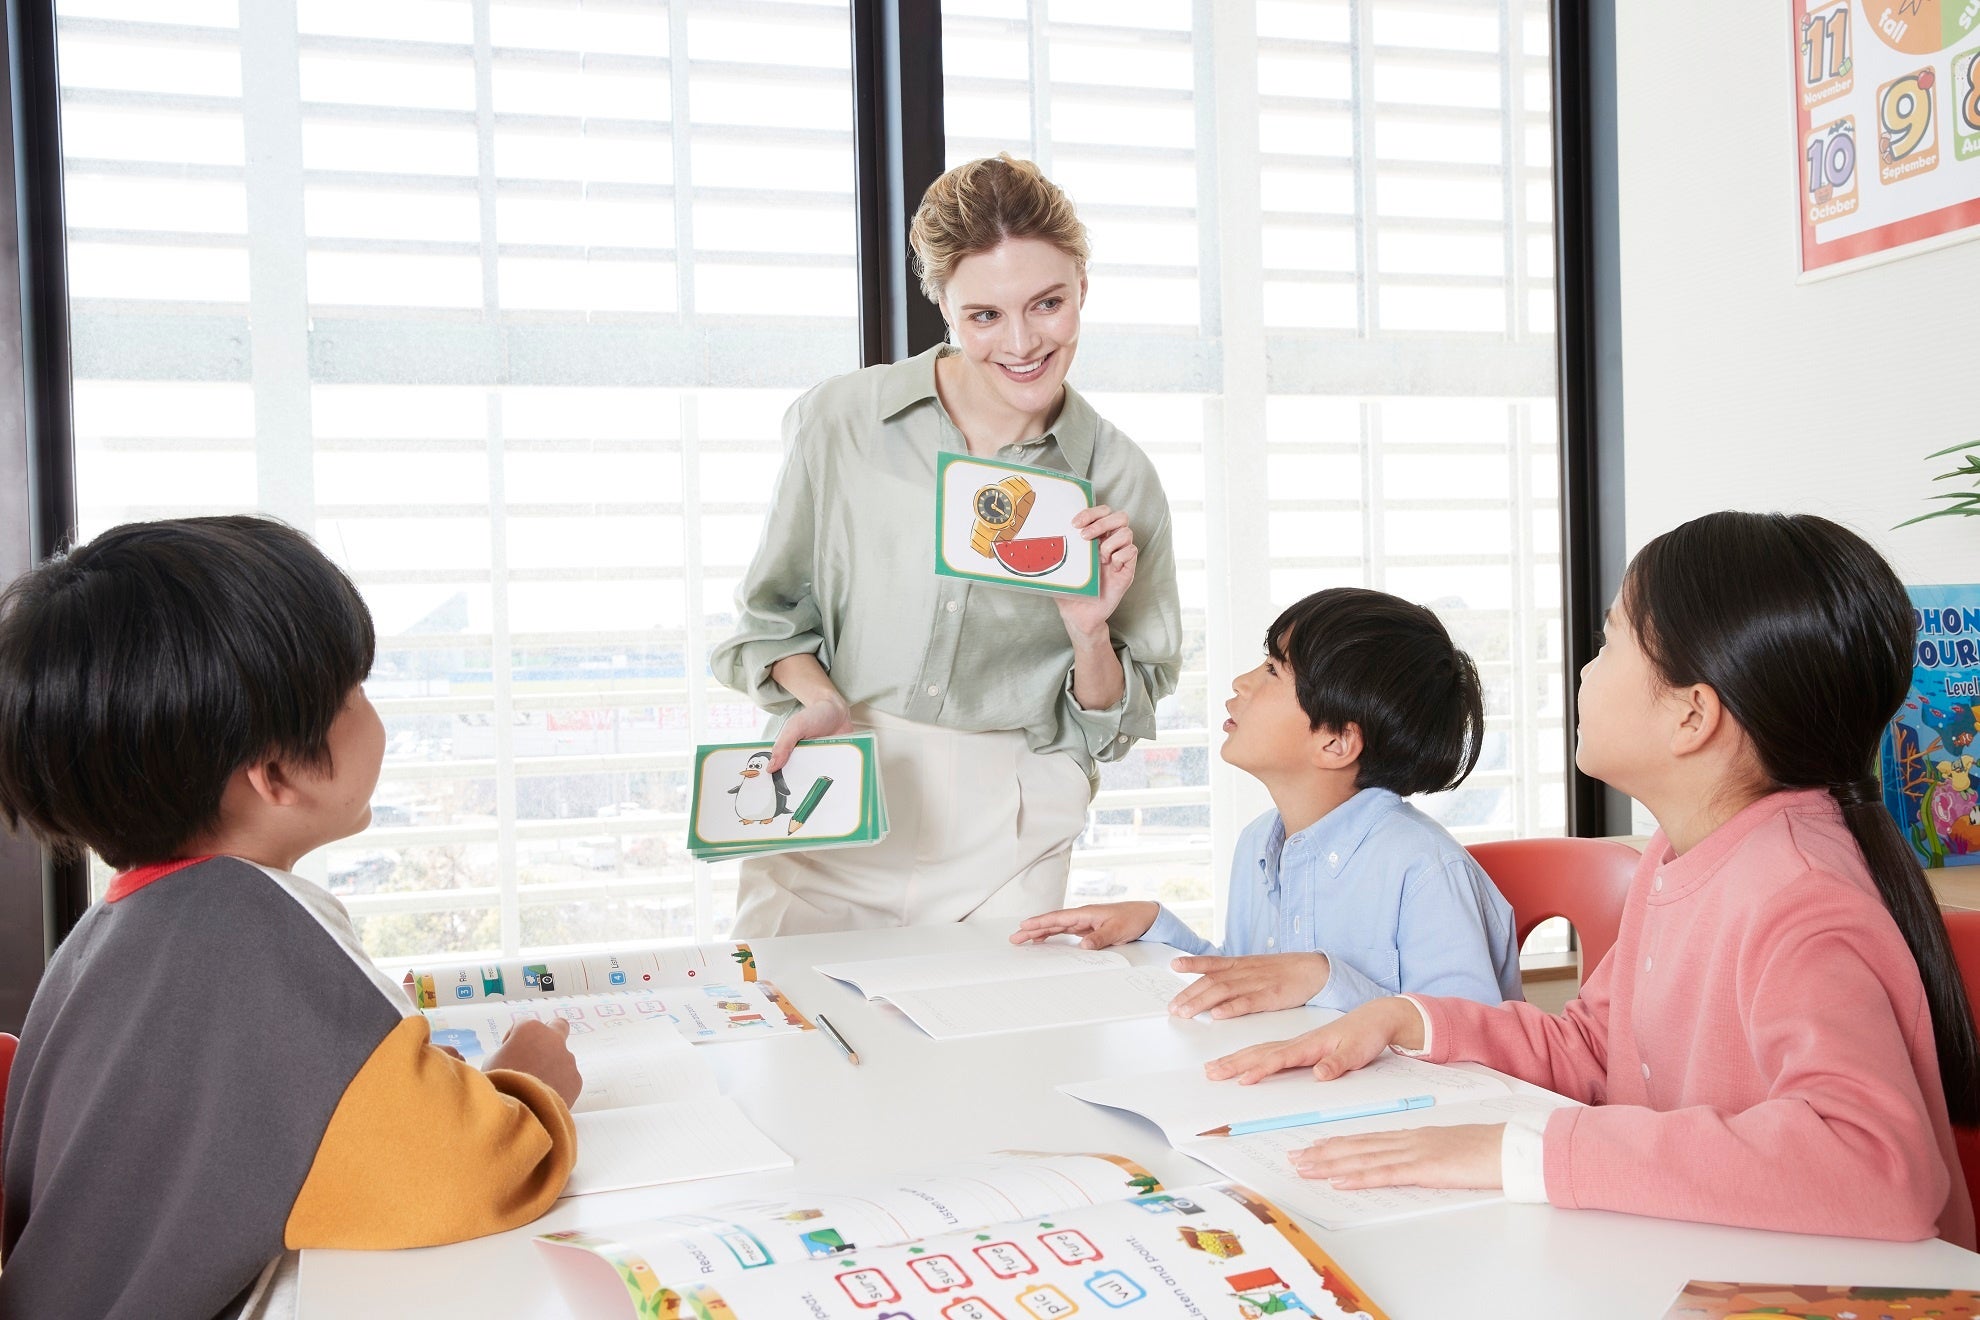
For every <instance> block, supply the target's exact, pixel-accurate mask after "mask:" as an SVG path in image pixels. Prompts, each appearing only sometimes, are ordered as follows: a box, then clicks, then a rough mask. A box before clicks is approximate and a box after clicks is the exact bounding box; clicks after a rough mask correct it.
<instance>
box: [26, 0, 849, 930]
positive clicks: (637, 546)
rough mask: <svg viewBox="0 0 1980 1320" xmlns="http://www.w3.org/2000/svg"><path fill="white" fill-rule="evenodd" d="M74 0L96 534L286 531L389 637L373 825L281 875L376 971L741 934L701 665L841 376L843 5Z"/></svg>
mask: <svg viewBox="0 0 1980 1320" xmlns="http://www.w3.org/2000/svg"><path fill="white" fill-rule="evenodd" d="M57 8H58V16H59V22H60V63H61V70H62V84H63V85H62V102H63V104H62V110H63V121H64V151H65V170H66V179H67V184H66V186H67V204H68V219H69V235H68V237H69V245H70V262H71V268H72V285H71V291H72V297H73V300H74V305H73V308H72V312H73V318H74V352H75V376H76V380H75V391H76V431H77V447H78V451H79V452H78V465H79V472H78V486H79V493H80V501H81V505H82V529H81V532H82V535H83V536H85V537H87V536H90V535H93V534H94V533H96V532H98V531H100V530H102V529H103V528H105V527H107V526H110V525H112V524H114V523H118V522H122V521H126V520H130V519H136V518H153V517H166V516H173V515H181V514H191V513H208V512H237V511H248V510H259V511H262V512H266V513H271V514H275V515H277V516H279V517H282V518H284V519H286V520H288V521H289V522H291V523H293V524H295V525H296V526H298V527H301V528H303V529H305V530H307V531H309V532H311V533H312V534H313V535H315V536H316V537H317V539H318V540H319V542H320V543H321V544H322V545H323V547H324V548H325V550H326V551H327V552H328V553H329V554H330V555H331V556H332V557H333V558H334V559H335V560H337V562H338V563H339V564H341V565H342V566H343V567H344V568H345V569H346V570H347V571H348V572H350V573H351V575H352V576H353V577H354V578H355V579H356V580H357V582H358V584H359V586H360V588H361V589H362V590H363V592H364V594H365V597H366V599H367V600H368V601H369V603H370V606H371V609H372V612H373V614H374V616H375V618H376V620H377V625H378V633H379V647H378V662H377V667H376V669H375V670H374V672H373V674H372V677H371V680H370V682H369V683H368V684H367V688H368V691H369V692H370V694H371V696H372V698H373V700H374V701H375V702H376V703H377V706H378V708H379V711H380V712H381V714H382V715H383V716H384V719H385V724H386V728H387V731H388V738H389V741H388V746H387V751H386V760H385V768H384V773H383V776H382V778H381V780H380V783H379V787H378V793H377V797H376V800H375V802H374V805H373V824H372V827H371V829H369V830H368V831H366V832H365V833H364V834H363V835H362V836H360V837H357V838H354V839H349V840H346V841H344V842H342V843H339V844H336V845H333V846H331V847H328V848H325V849H323V850H321V851H320V852H319V853H316V854H313V855H312V856H310V857H308V858H306V859H304V862H303V863H302V866H301V869H302V870H303V871H304V872H305V873H306V874H308V875H310V876H312V877H313V878H315V879H317V880H319V881H322V882H324V883H326V884H327V885H329V887H330V888H331V889H332V890H333V891H334V892H336V893H337V894H339V895H340V896H342V898H343V899H344V901H345V903H346V904H347V905H348V906H349V908H350V910H351V914H352V916H353V918H354V919H355V921H356V923H357V927H358V930H359V931H360V933H361V934H362V936H363V937H364V940H365V943H366V945H367V946H368V948H369V949H370V950H371V952H372V953H373V954H374V955H376V956H379V957H381V958H383V959H386V960H388V961H389V960H392V959H404V958H410V957H412V956H414V955H419V954H427V953H432V952H436V951H445V952H449V953H459V954H467V953H475V952H493V951H498V950H499V951H501V952H504V953H507V954H514V953H516V952H518V951H520V950H521V949H523V948H525V947H527V948H543V947H557V946H568V945H573V944H586V943H595V942H601V941H607V940H611V941H623V940H627V939H641V938H682V939H685V938H710V937H713V936H715V935H718V934H720V933H721V932H722V931H723V930H725V929H726V926H727V923H728V921H729V918H730V916H731V914H732V911H733V907H734V887H735V876H734V871H733V863H731V864H730V866H729V867H727V868H724V867H720V866H717V867H710V866H707V865H704V864H701V863H697V862H694V861H693V860H691V859H690V858H689V857H688V856H687V853H686V850H685V846H684V835H683V830H684V822H685V817H686V807H687V799H686V770H685V767H686V765H687V761H688V752H689V750H690V749H691V747H692V746H693V745H694V743H695V742H696V741H697V740H701V741H709V740H720V739H735V738H738V737H743V736H748V735H750V734H752V733H753V732H754V730H755V728H756V727H757V717H756V714H755V712H754V710H753V709H752V708H751V707H749V706H748V704H747V703H746V702H744V701H742V700H741V699H740V698H738V697H736V696H734V695H733V694H731V693H728V692H725V691H723V690H721V689H719V688H717V687H716V686H715V685H714V684H713V682H712V681H711V680H710V679H709V677H708V674H707V653H708V651H709V648H710V647H711V645H712V644H713V643H714V642H715V641H717V640H719V639H720V638H721V637H723V636H724V635H725V634H726V633H727V632H728V631H729V629H730V628H731V627H732V626H733V611H734V605H733V591H734V587H735V582H736V579H737V578H738V577H739V576H740V575H741V572H742V570H743V567H744V565H746V564H747V563H748V560H749V557H750V555H751V553H752V552H753V551H754V549H755V545H756V537H757V531H758V527H759V524H760V521H761V516H762V512H763V509H764V507H765V505H766V504H767V500H768V488H767V483H766V482H765V481H764V480H763V479H762V474H763V472H764V471H765V470H766V469H767V468H769V467H772V466H774V464H775V463H776V461H777V456H778V454H779V453H780V448H781V446H780V440H779V422H780V419H781V417H782V414H783V411H784V408H785V406H786V405H787V404H788V403H789V402H790V400H791V399H792V398H794V397H795V396H796V395H797V393H799V392H800V391H802V390H803V389H805V388H807V387H809V386H810V385H812V384H814V383H815V382H817V381H818V380H820V379H823V378H824V377H826V376H830V375H834V374H836V373H838V372H841V371H846V370H850V369H852V368H854V367H856V366H858V365H859V361H858V345H857V339H856V334H855V320H854V318H855V314H856V309H857V305H858V304H857V298H856V296H855V295H856V281H855V273H854V269H853V239H854V233H855V224H854V211H853V179H854V168H853V138H852V87H851V74H850V48H851V36H850V15H849V10H848V6H847V4H846V3H844V0H838V2H837V3H833V2H831V0H826V2H825V3H811V2H809V0H806V2H803V3H798V2H789V3H781V2H779V0H765V2H763V3H755V4H751V5H749V6H747V7H743V8H738V7H735V6H731V5H727V4H720V3H713V2H700V0H698V2H696V3H677V4H674V5H672V6H668V5H662V4H647V3H608V4H589V5H585V6H583V7H573V6H571V5H569V4H567V3H530V2H529V0H476V2H474V3H470V2H469V0H417V2H414V0H392V3H389V4H386V3H353V2H352V0H254V3H252V4H246V3H243V4H238V5H237V4H235V3H233V2H232V0H142V3H138V2H137V0H62V2H61V3H60V4H59V5H58V6H57ZM98 869H99V872H100V870H101V868H98ZM97 879H98V885H99V887H100V885H101V883H102V880H103V876H102V875H101V874H100V873H99V875H98V877H97Z"/></svg>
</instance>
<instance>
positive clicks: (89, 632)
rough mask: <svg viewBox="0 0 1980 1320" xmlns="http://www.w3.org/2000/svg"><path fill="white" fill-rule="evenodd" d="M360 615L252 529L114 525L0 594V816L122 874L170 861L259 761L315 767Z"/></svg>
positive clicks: (367, 615)
mask: <svg viewBox="0 0 1980 1320" xmlns="http://www.w3.org/2000/svg"><path fill="white" fill-rule="evenodd" d="M374 645H375V638H374V637H373V634H372V627H371V612H370V611H369V610H367V609H366V608H365V605H364V601H363V600H362V599H361V598H360V597H359V596H358V592H357V588H356V587H355V586H353V585H352V584H351V580H350V579H349V578H347V577H345V576H344V574H343V573H342V572H341V571H339V570H338V568H337V566H336V565H334V564H332V563H331V562H330V561H329V560H328V559H326V558H324V556H323V552H322V551H320V550H318V549H317V548H316V546H315V545H314V544H313V543H311V541H310V539H309V538H308V537H306V536H304V535H303V534H302V533H301V532H298V531H296V530H295V529H294V528H292V527H288V526H285V525H283V524H281V523H278V522H272V521H270V520H268V519H265V518H251V517H219V518H184V519H174V520H170V521H161V522H148V523H127V524H125V525H124V526H122V527H113V528H111V529H110V530H109V531H107V532H104V533H103V534H102V535H101V536H98V537H97V538H96V539H95V540H93V541H91V542H90V543H89V544H87V545H84V546H78V547H77V548H75V549H73V550H70V551H69V552H68V553H67V554H66V555H63V556H61V557H59V558H56V559H52V560H50V561H49V562H47V563H45V564H43V565H41V566H40V567H38V568H36V569H34V570H32V571H31V572H28V573H25V574H23V575H22V576H21V577H19V578H18V579H16V580H15V581H14V583H13V584H12V585H11V586H9V587H8V588H7V590H6V592H5V593H4V594H0V820H4V821H5V822H6V824H7V826H8V828H9V829H13V830H18V829H19V828H20V827H21V825H22V823H23V822H25V824H26V825H27V828H28V829H29V830H31V831H32V832H33V833H34V834H35V835H37V836H38V837H40V838H41V839H42V840H43V841H44V842H45V843H47V844H48V845H49V846H51V847H53V848H55V849H56V850H57V851H58V852H63V853H67V854H74V853H75V852H76V851H78V850H80V849H83V848H90V849H94V850H95V851H96V853H97V854H98V855H99V856H101V857H102V858H103V860H104V861H106V862H108V863H109V864H110V865H111V866H114V867H117V868H118V869H120V870H123V869H128V868H130V867H133V866H140V865H144V864H146V863H151V862H163V861H170V860H172V859H173V858H176V857H178V856H180V855H181V850H182V849H183V848H184V847H185V846H186V845H187V844H189V843H191V842H192V841H193V840H194V839H196V838H198V837H199V836H200V835H201V834H203V833H205V832H206V831H208V830H210V829H212V828H213V826H214V825H216V824H217V823H218V821H219V815H220V797H221V794H222V792H223V791H224V790H225V789H226V786H227V781H228V780H229V779H230V778H231V777H232V776H233V774H234V772H235V771H236V770H238V769H240V768H241V767H242V766H244V765H248V764H251V763H253V762H255V761H257V760H261V759H263V758H267V759H276V760H283V761H288V762H293V763H297V764H302V765H308V766H315V767H321V766H323V765H324V764H325V763H326V762H327V761H328V759H329V745H328V741H327V735H328V734H329V731H330V725H331V722H332V721H333V720H335V719H336V718H337V714H338V712H339V711H341V710H342V709H343V708H344V704H345V702H346V700H347V699H348V698H349V696H350V693H351V689H353V688H354V687H356V686H357V685H358V684H359V683H360V682H362V681H363V680H364V677H365V675H366V674H368V673H370V672H371V660H372V651H373V647H374Z"/></svg>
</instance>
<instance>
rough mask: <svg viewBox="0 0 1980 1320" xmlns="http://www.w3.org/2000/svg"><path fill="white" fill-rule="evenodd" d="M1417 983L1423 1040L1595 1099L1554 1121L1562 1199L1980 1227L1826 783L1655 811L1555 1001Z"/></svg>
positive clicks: (1896, 971)
mask: <svg viewBox="0 0 1980 1320" xmlns="http://www.w3.org/2000/svg"><path fill="white" fill-rule="evenodd" d="M1412 998H1415V999H1417V1000H1418V1001H1419V1002H1420V1003H1421V1004H1422V1005H1423V1008H1424V1012H1425V1013H1426V1015H1427V1016H1428V1018H1429V1022H1430V1026H1431V1037H1430V1042H1429V1043H1430V1046H1431V1050H1430V1054H1429V1057H1430V1058H1432V1059H1434V1060H1436V1061H1438V1062H1444V1061H1446V1060H1449V1059H1476V1060H1478V1061H1479V1062H1481V1063H1485V1064H1488V1065H1490V1066H1491V1067H1494V1068H1497V1069H1500V1070H1501V1071H1503V1072H1508V1073H1512V1074H1515V1075H1516V1076H1519V1077H1524V1078H1526V1079H1527V1080H1529V1081H1532V1082H1536V1083H1538V1084H1539V1085H1541V1086H1545V1087H1549V1088H1551V1089H1552V1090H1555V1091H1559V1092H1561V1093H1562V1094H1563V1095H1568V1096H1572V1097H1574V1098H1575V1099H1577V1100H1582V1101H1586V1102H1587V1103H1588V1104H1589V1105H1591V1106H1596V1107H1593V1108H1588V1109H1578V1108H1569V1109H1562V1110H1559V1111H1557V1112H1556V1113H1555V1114H1554V1115H1553V1116H1552V1118H1551V1119H1549V1121H1548V1123H1547V1130H1546V1137H1545V1150H1546V1175H1547V1199H1548V1200H1549V1201H1550V1202H1552V1203H1553V1204H1555V1205H1561V1206H1574V1207H1582V1208H1589V1209H1602V1210H1624V1211H1629V1212H1632V1213H1635V1214H1643V1215H1657V1216H1660V1217H1663V1218H1666V1219H1690V1220H1700V1221H1705V1222H1709V1223H1721V1224H1736V1225H1740V1226H1742V1227H1751V1228H1771V1229H1779V1230H1783V1231H1787V1232H1795V1233H1828V1234H1837V1235H1840V1236H1845V1237H1863V1238H1888V1239H1894V1240H1902V1241H1910V1240H1914V1239H1920V1238H1929V1237H1931V1236H1933V1235H1934V1234H1937V1235H1938V1236H1940V1237H1943V1238H1945V1239H1947V1240H1948V1241H1951V1242H1954V1243H1957V1244H1958V1245H1960V1246H1963V1247H1969V1248H1970V1247H1972V1246H1973V1243H1974V1236H1973V1234H1974V1224H1973V1207H1972V1205H1971V1204H1969V1202H1968V1200H1967V1195H1966V1184H1965V1181H1964V1179H1962V1178H1961V1177H1960V1174H1959V1157H1958V1155H1957V1154H1956V1153H1955V1152H1954V1149H1953V1138H1952V1127H1951V1125H1950V1124H1949V1123H1948V1122H1947V1119H1946V1102H1945V1095H1944V1092H1943V1090H1942V1089H1941V1087H1940V1085H1939V1065H1938V1056H1937V1054H1936V1053H1935V1051H1934V1046H1933V1039H1932V1021H1931V1016H1930V1013H1929V1011H1928V1009H1927V1007H1926V1003H1925V990H1924V986H1923V985H1922V984H1921V982H1920V981H1919V978H1918V967H1917V964H1916V963H1915V962H1914V961H1913V960H1912V957H1911V952H1910V950H1909V949H1908V948H1907V947H1906V945H1905V942H1904V937H1903V936H1902V935H1900V934H1899V933H1898V929H1897V924H1896V923H1895V922H1893V921H1892V920H1891V917H1890V914H1889V913H1888V912H1887V911H1886V910H1885V908H1884V905H1883V902H1882V900H1881V899H1880V898H1879V897H1878V896H1877V890H1876V885H1875V883H1874V882H1873V881H1872V880H1871V878H1870V872H1869V869H1868V868H1867V867H1866V866H1865V865H1864V862H1863V854H1862V852H1861V850H1860V849H1858V848H1857V846H1856V842H1855V840H1854V839H1853V838H1852V837H1851V836H1850V833H1849V829H1848V827H1847V826H1846V825H1845V824H1844V823H1843V819H1842V812H1841V810H1840V809H1839V808H1838V807H1837V806H1836V804H1835V802H1834V800H1833V799H1831V798H1830V796H1829V795H1828V794H1827V793H1825V792H1822V791H1820V790H1802V791H1797V792H1789V793H1776V794H1774V795H1772V796H1770V797H1767V798H1763V799H1762V800H1760V801H1759V802H1756V803H1754V804H1753V805H1751V806H1749V807H1747V808H1746V809H1745V810H1744V811H1742V812H1740V813H1739V814H1738V815H1737V816H1734V817H1733V818H1732V819H1731V820H1730V821H1727V822H1726V823H1725V824H1724V825H1722V826H1720V827H1719V829H1717V830H1716V831H1714V832H1713V833H1712V834H1711V835H1710V836H1709V837H1707V838H1706V839H1704V840H1703V841H1702V842H1700V843H1699V844H1698V845H1697V846H1696V847H1694V848H1693V849H1692V850H1691V851H1689V852H1687V853H1686V854H1685V855H1684V856H1682V857H1676V856H1673V854H1672V852H1671V848H1670V845H1669V843H1667V842H1666V841H1665V838H1664V835H1663V833H1662V832H1661V831H1659V832H1658V834H1657V835H1656V836H1655V837H1654V838H1652V839H1651V840H1650V844H1649V846H1648V847H1647V848H1645V849H1644V852H1643V864H1642V865H1641V866H1640V867H1638V868H1637V872H1636V878H1635V880H1634V881H1633V882H1632V883H1631V885H1630V891H1629V899H1628V901H1627V902H1626V904H1625V905H1624V909H1623V918H1622V929H1621V932H1620V934H1619V935H1618V936H1617V939H1616V945H1615V948H1614V949H1613V950H1612V951H1611V952H1610V954H1609V956H1608V957H1607V958H1605V959H1604V960H1603V961H1602V963H1601V965H1600V966H1598V967H1597V968H1596V969H1595V971H1594V974H1593V975H1591V976H1590V977H1589V978H1588V982H1587V984H1586V985H1585V986H1583V987H1582V992H1581V997H1580V998H1579V999H1576V1000H1575V1001H1574V1002H1572V1003H1570V1004H1569V1005H1568V1006H1567V1007H1566V1009H1565V1010H1563V1011H1562V1013H1561V1014H1560V1015H1559V1016H1553V1015H1550V1014H1547V1013H1544V1012H1542V1011H1541V1010H1539V1009H1536V1008H1534V1007H1533V1006H1532V1005H1531V1004H1522V1003H1507V1004H1501V1005H1498V1006H1496V1007H1487V1006H1485V1005H1482V1004H1476V1003H1472V1002H1470V1001H1469V1000H1463V999H1449V998H1429V997H1424V996H1412Z"/></svg>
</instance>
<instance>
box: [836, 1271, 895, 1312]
mask: <svg viewBox="0 0 1980 1320" xmlns="http://www.w3.org/2000/svg"><path fill="white" fill-rule="evenodd" d="M839 1286H840V1287H841V1288H843V1289H845V1290H846V1296H848V1297H850V1298H852V1301H853V1305H854V1306H878V1305H880V1304H881V1303H882V1302H898V1301H900V1300H901V1295H900V1293H899V1292H897V1291H896V1290H895V1288H894V1285H893V1282H892V1281H891V1280H890V1279H888V1278H887V1276H886V1275H885V1274H882V1273H881V1272H880V1271H879V1270H874V1269H866V1270H848V1271H847V1272H846V1273H844V1274H841V1275H839Z"/></svg>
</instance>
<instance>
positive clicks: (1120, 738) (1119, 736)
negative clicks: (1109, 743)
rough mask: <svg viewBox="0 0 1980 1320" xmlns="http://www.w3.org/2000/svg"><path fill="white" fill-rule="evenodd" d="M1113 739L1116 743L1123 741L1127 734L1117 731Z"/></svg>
mask: <svg viewBox="0 0 1980 1320" xmlns="http://www.w3.org/2000/svg"><path fill="white" fill-rule="evenodd" d="M1114 741H1115V742H1117V743H1124V742H1126V741H1127V735H1126V734H1125V733H1117V734H1115V735H1114Z"/></svg>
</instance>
